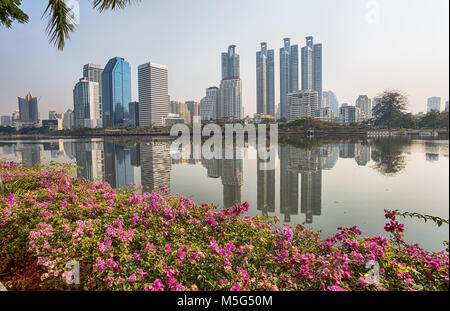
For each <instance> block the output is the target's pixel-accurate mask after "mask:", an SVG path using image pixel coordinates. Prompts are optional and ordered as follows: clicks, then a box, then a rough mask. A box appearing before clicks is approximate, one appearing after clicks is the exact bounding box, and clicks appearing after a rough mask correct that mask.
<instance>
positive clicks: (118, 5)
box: [92, 0, 141, 12]
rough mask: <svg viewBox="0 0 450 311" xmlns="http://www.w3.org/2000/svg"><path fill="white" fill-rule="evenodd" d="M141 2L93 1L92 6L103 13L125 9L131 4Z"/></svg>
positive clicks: (127, 0) (138, 0) (124, 0)
mask: <svg viewBox="0 0 450 311" xmlns="http://www.w3.org/2000/svg"><path fill="white" fill-rule="evenodd" d="M140 1H141V0H93V3H92V6H93V7H94V8H96V9H97V10H99V11H100V12H103V11H105V10H116V9H123V8H125V7H126V6H127V5H129V4H134V3H138V2H140Z"/></svg>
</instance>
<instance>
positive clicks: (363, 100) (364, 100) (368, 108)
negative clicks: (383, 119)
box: [356, 95, 372, 121]
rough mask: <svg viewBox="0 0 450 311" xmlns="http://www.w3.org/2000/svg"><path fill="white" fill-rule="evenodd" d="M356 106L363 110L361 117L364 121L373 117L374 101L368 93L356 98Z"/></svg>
mask: <svg viewBox="0 0 450 311" xmlns="http://www.w3.org/2000/svg"><path fill="white" fill-rule="evenodd" d="M356 107H358V108H359V109H360V111H361V118H362V120H364V121H367V120H370V119H372V101H371V100H370V98H369V97H368V96H367V95H360V96H359V97H358V99H357V100H356Z"/></svg>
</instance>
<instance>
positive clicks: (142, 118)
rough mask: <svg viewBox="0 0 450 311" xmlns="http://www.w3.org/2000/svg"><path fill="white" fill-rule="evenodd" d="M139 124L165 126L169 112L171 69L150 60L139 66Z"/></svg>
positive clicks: (142, 125) (143, 125)
mask: <svg viewBox="0 0 450 311" xmlns="http://www.w3.org/2000/svg"><path fill="white" fill-rule="evenodd" d="M138 88H139V91H138V93H139V126H141V127H149V126H164V125H163V122H164V120H163V119H164V118H165V117H167V115H168V114H169V102H170V98H169V70H168V68H167V66H164V65H160V64H157V63H153V62H149V63H145V64H142V65H140V66H139V67H138Z"/></svg>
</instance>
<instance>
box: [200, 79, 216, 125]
mask: <svg viewBox="0 0 450 311" xmlns="http://www.w3.org/2000/svg"><path fill="white" fill-rule="evenodd" d="M218 111H219V89H218V88H217V87H216V86H213V87H210V88H207V89H206V96H205V97H203V99H202V100H201V101H200V116H201V117H202V120H204V121H209V120H217V119H218Z"/></svg>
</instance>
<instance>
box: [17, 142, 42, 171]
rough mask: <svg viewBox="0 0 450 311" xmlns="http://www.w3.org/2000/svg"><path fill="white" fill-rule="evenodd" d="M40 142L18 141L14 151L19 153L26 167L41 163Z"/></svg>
mask: <svg viewBox="0 0 450 311" xmlns="http://www.w3.org/2000/svg"><path fill="white" fill-rule="evenodd" d="M41 146H42V145H41V144H32V143H26V144H23V143H18V144H17V145H16V148H15V151H16V152H18V153H19V154H20V157H21V159H22V163H23V164H24V165H25V166H26V167H33V166H35V165H38V164H40V163H41Z"/></svg>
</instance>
